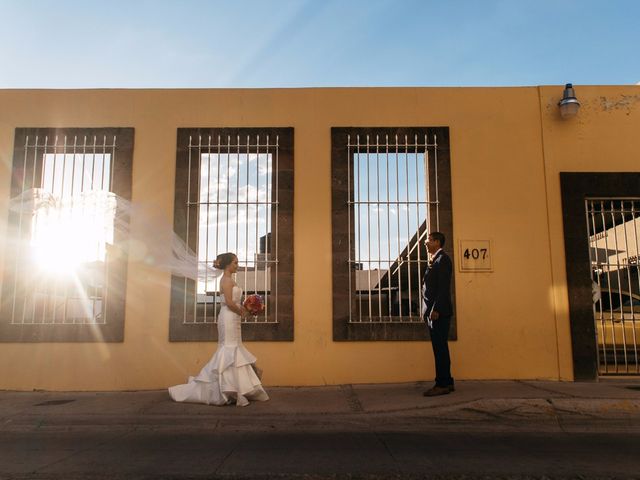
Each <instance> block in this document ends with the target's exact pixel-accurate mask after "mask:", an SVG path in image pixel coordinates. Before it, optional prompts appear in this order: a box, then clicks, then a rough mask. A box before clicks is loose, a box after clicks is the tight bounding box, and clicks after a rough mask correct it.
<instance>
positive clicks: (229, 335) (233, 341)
mask: <svg viewBox="0 0 640 480" xmlns="http://www.w3.org/2000/svg"><path fill="white" fill-rule="evenodd" d="M231 296H232V298H233V303H235V304H236V305H240V300H242V289H241V288H240V287H239V286H237V285H234V286H233V289H232V293H231ZM220 303H221V304H222V307H221V308H220V315H218V344H220V345H225V346H237V345H240V344H242V323H241V318H240V315H238V314H237V313H234V312H233V311H231V310H230V309H229V308H228V307H227V302H226V299H225V296H224V295H222V300H221V302H220Z"/></svg>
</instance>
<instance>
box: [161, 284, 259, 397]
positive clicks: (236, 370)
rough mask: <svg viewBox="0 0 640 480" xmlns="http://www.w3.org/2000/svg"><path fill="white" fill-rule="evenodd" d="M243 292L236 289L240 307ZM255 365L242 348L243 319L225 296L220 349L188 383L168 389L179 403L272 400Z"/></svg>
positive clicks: (235, 293)
mask: <svg viewBox="0 0 640 480" xmlns="http://www.w3.org/2000/svg"><path fill="white" fill-rule="evenodd" d="M241 298H242V289H241V288H240V287H238V286H237V285H235V286H234V287H233V301H234V303H236V304H239V303H240V299H241ZM255 362H256V357H254V356H253V355H252V354H251V353H250V352H249V350H247V349H246V348H244V346H243V345H242V331H241V325H240V316H239V315H237V314H236V313H234V312H232V311H231V310H229V308H227V305H226V303H225V298H224V295H223V296H222V308H221V309H220V315H218V349H217V350H216V353H214V355H213V357H212V358H211V360H209V362H208V363H207V364H206V365H205V366H204V367H203V368H202V370H200V373H199V374H198V375H196V376H195V377H189V381H188V383H185V384H183V385H176V386H174V387H169V395H170V396H171V398H172V399H173V400H175V401H176V402H190V403H205V404H207V405H226V404H228V403H233V402H234V401H235V404H236V405H237V406H240V407H244V406H245V405H248V404H249V400H255V401H260V402H264V401H266V400H269V396H268V395H267V392H265V391H264V389H263V388H262V384H261V383H260V379H259V378H258V376H257V375H256V373H255V371H254V369H253V367H252V364H254V363H255Z"/></svg>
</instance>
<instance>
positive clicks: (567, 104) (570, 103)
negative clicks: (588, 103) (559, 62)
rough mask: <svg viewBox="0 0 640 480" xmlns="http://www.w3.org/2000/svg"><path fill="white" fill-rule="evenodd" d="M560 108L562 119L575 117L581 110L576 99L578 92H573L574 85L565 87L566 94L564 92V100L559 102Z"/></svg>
mask: <svg viewBox="0 0 640 480" xmlns="http://www.w3.org/2000/svg"><path fill="white" fill-rule="evenodd" d="M558 106H559V107H560V116H561V117H562V118H571V117H575V115H576V114H577V113H578V109H579V108H580V102H579V101H578V99H577V98H576V92H575V91H574V90H573V85H572V84H571V83H567V84H566V85H565V86H564V92H562V100H560V101H559V102H558Z"/></svg>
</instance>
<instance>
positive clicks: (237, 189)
mask: <svg viewBox="0 0 640 480" xmlns="http://www.w3.org/2000/svg"><path fill="white" fill-rule="evenodd" d="M188 149H189V163H188V168H189V175H188V178H189V180H188V182H189V184H188V185H187V198H188V202H187V205H186V207H187V222H189V219H190V218H191V215H192V212H193V209H196V210H195V212H196V215H195V216H196V218H197V219H198V229H197V233H196V235H197V236H198V238H197V245H198V247H197V252H198V253H197V255H198V263H199V279H198V282H197V284H196V287H195V289H194V290H193V292H188V290H187V282H188V280H187V279H185V280H184V281H185V284H184V285H185V288H184V304H185V307H184V312H183V323H184V324H192V323H204V324H209V323H210V324H213V323H216V322H217V316H218V314H219V312H220V307H221V303H220V302H221V300H222V294H221V292H219V286H218V282H215V281H213V279H212V278H210V275H209V274H207V273H206V271H207V268H206V267H207V266H208V267H212V266H213V263H214V261H215V259H216V257H217V256H218V254H220V253H224V252H227V251H230V250H231V251H233V253H235V254H236V255H237V257H238V261H239V268H238V272H237V273H236V282H237V283H238V286H240V287H241V288H242V289H243V291H244V295H245V297H246V296H247V295H249V294H259V295H261V296H262V297H263V299H264V304H265V310H264V312H263V313H262V314H260V315H257V316H255V317H248V318H246V319H244V320H243V322H244V323H260V324H272V323H278V317H277V307H278V305H277V269H278V258H277V253H275V252H277V242H278V233H277V232H278V198H277V195H278V193H277V192H278V185H277V182H278V175H277V173H278V149H279V138H278V136H276V138H275V139H274V138H272V137H270V136H268V135H267V136H266V137H264V136H263V137H261V136H260V135H255V136H249V135H247V136H244V135H235V136H231V135H226V136H224V137H223V136H221V135H217V136H212V135H207V136H204V137H203V136H201V135H200V136H191V137H190V138H189V145H188ZM196 159H197V160H196ZM274 163H275V166H274ZM196 169H197V177H198V185H191V178H192V174H193V172H194V171H195V170H196ZM274 182H275V185H274ZM274 190H275V192H274ZM274 193H275V196H276V198H275V199H273V198H272V197H273V195H274ZM243 223H244V225H242V224H243ZM190 230H191V229H190V228H189V224H188V223H187V239H186V242H187V245H189V240H190V239H189V233H190ZM272 240H274V241H275V245H276V246H275V252H274V249H273V246H272V244H271V242H272ZM188 295H193V298H192V300H193V302H192V303H193V308H194V311H193V315H187V310H186V309H187V307H186V305H187V303H188V302H187V296H188Z"/></svg>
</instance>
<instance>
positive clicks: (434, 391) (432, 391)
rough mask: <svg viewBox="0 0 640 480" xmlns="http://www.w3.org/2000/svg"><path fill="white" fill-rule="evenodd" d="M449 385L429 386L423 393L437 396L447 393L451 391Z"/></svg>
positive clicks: (427, 395) (428, 395)
mask: <svg viewBox="0 0 640 480" xmlns="http://www.w3.org/2000/svg"><path fill="white" fill-rule="evenodd" d="M452 391H453V390H451V387H439V386H438V385H436V386H435V387H431V388H430V389H429V390H427V391H426V392H424V393H423V395H424V396H425V397H437V396H438V395H448V394H450V393H451V392H452Z"/></svg>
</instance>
